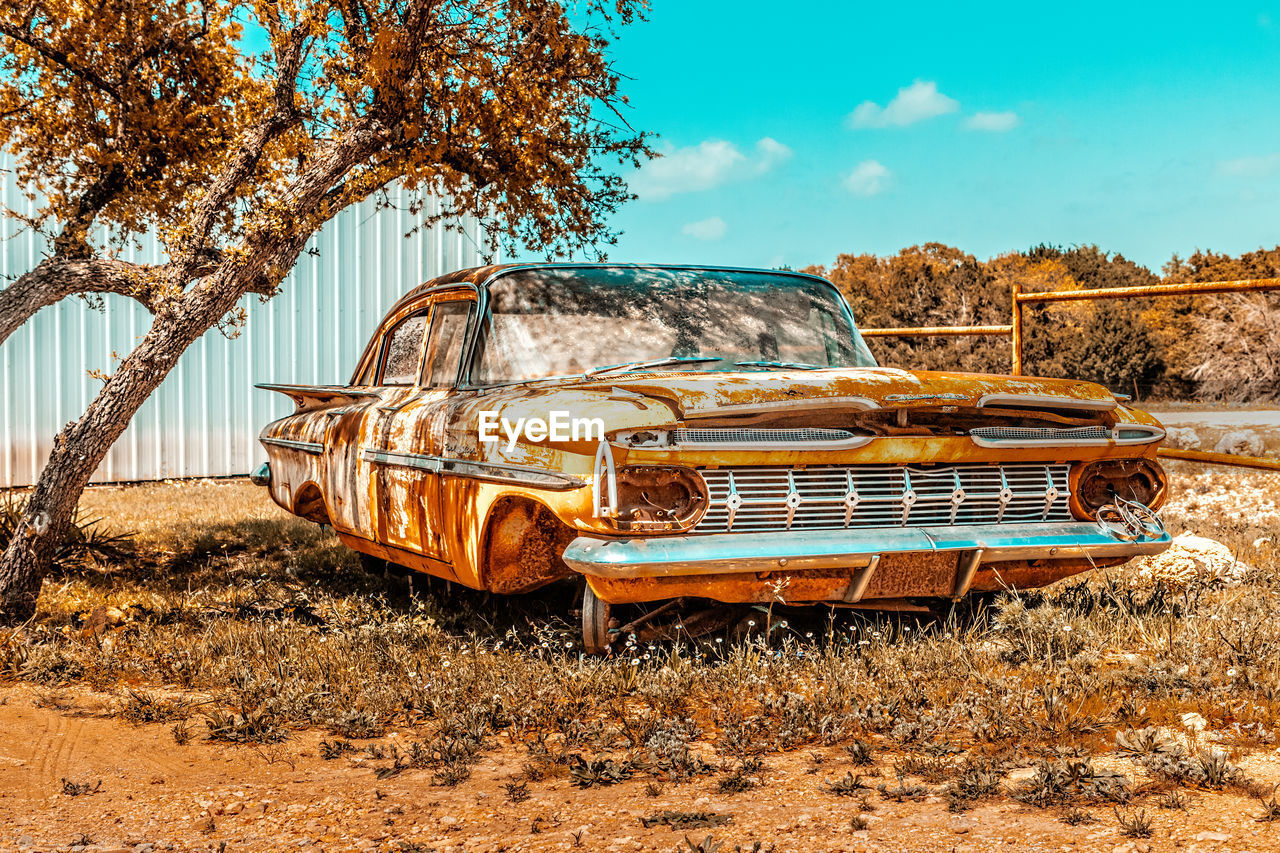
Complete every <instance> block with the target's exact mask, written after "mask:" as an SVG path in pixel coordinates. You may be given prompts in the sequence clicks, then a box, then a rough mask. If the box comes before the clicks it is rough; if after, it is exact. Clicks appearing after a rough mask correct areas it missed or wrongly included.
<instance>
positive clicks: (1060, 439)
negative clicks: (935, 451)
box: [969, 423, 1165, 447]
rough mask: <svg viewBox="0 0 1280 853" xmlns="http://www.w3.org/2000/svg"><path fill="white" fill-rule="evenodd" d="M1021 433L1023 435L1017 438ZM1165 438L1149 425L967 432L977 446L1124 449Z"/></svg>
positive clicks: (1029, 428) (1156, 428)
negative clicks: (1125, 434)
mask: <svg viewBox="0 0 1280 853" xmlns="http://www.w3.org/2000/svg"><path fill="white" fill-rule="evenodd" d="M979 430H988V431H990V432H992V433H995V432H997V431H1003V432H1005V433H1008V434H1009V435H1008V437H997V436H994V435H979V434H978V432H979ZM1124 431H1129V432H1142V433H1143V435H1142V436H1141V437H1139V438H1121V437H1120V433H1121V432H1124ZM1017 433H1021V434H1022V435H1017ZM1164 437H1165V431H1164V430H1163V429H1161V428H1160V427H1155V426H1151V425H1150V424H1135V423H1118V424H1116V425H1115V426H1114V427H1112V428H1111V429H1107V428H1106V427H1103V426H1096V427H1071V428H1067V429H1055V428H1053V427H1044V428H1037V427H978V428H977V429H973V430H970V431H969V439H970V440H971V441H972V442H973V443H974V444H976V445H978V446H979V447H1111V446H1115V447H1124V446H1129V445H1135V444H1153V443H1155V442H1157V441H1160V440H1161V439H1163V438H1164Z"/></svg>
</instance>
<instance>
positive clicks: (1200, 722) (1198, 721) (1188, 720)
mask: <svg viewBox="0 0 1280 853" xmlns="http://www.w3.org/2000/svg"><path fill="white" fill-rule="evenodd" d="M1207 725H1209V721H1208V720H1206V719H1205V718H1204V717H1202V716H1200V715H1199V714H1197V713H1196V712H1195V711H1188V712H1187V713H1185V714H1183V715H1182V727H1183V728H1185V729H1190V730H1191V731H1193V732H1202V731H1204V729H1205V726H1207ZM1224 840H1225V839H1224Z"/></svg>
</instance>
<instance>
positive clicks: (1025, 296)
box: [862, 278, 1280, 471]
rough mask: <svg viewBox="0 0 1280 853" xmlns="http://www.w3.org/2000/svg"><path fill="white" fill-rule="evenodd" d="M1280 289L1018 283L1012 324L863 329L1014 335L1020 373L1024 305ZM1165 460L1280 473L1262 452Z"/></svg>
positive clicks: (1267, 282)
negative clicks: (1045, 287) (1026, 288)
mask: <svg viewBox="0 0 1280 853" xmlns="http://www.w3.org/2000/svg"><path fill="white" fill-rule="evenodd" d="M1271 291H1280V278H1259V279H1251V280H1245V281H1188V282H1179V283H1176V284H1151V285H1142V286H1138V287H1107V288H1092V289H1089V290H1053V291H1048V292H1045V293H1023V292H1022V288H1021V287H1020V286H1019V285H1016V284H1015V285H1014V286H1013V299H1012V303H1013V318H1012V319H1013V322H1012V323H1010V324H1009V325H1007V326H903V327H899V328H884V329H863V330H862V335H863V337H868V338H887V337H960V336H967V335H1008V336H1009V337H1010V344H1011V349H1012V362H1013V363H1012V365H1011V366H1012V370H1011V371H1010V372H1011V373H1012V374H1013V375H1014V376H1021V375H1022V341H1023V317H1022V306H1023V305H1034V304H1041V303H1046V302H1083V301H1087V300H1094V299H1147V298H1151V297H1155V296H1205V295H1208V294H1211V293H1268V292H1271ZM1159 453H1160V456H1162V457H1164V458H1165V459H1181V460H1184V461H1187V462H1204V463H1207V464H1210V465H1233V466H1235V467H1238V468H1258V469H1261V470H1266V471H1280V459H1272V458H1268V457H1262V456H1234V455H1232V454H1228V453H1205V452H1202V451H1199V450H1176V449H1174V448H1171V447H1167V448H1166V447H1162V448H1160V451H1159Z"/></svg>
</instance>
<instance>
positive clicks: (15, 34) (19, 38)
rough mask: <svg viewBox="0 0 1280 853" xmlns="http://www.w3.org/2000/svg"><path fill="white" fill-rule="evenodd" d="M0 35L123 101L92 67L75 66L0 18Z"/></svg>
mask: <svg viewBox="0 0 1280 853" xmlns="http://www.w3.org/2000/svg"><path fill="white" fill-rule="evenodd" d="M0 35H5V36H8V37H9V38H11V39H13V40H14V41H16V42H18V43H19V44H25V45H26V46H27V47H29V48H31V49H32V50H34V51H35V52H36V53H38V54H40V55H41V56H43V57H44V58H45V59H47V60H49V61H50V62H53V63H56V64H58V65H60V66H62V67H63V68H65V69H66V70H67V71H68V72H70V73H71V74H74V75H75V76H77V77H79V78H80V79H81V80H84V81H85V82H86V83H89V84H90V85H92V86H93V87H94V88H95V89H99V90H101V91H102V92H103V93H104V94H106V95H109V96H110V97H111V98H112V100H114V101H116V102H117V103H120V102H122V101H123V99H122V98H121V97H120V91H119V90H118V89H117V88H116V87H115V86H113V85H112V84H111V83H110V82H108V81H107V80H106V79H105V78H104V77H102V76H101V75H100V74H98V73H97V72H95V71H93V70H92V69H89V68H81V67H79V66H77V65H76V64H75V63H73V62H72V61H71V57H69V56H67V55H66V54H65V53H63V52H62V51H61V50H58V49H57V48H56V47H53V46H52V45H49V44H46V43H44V42H42V41H40V40H39V39H37V38H36V37H35V36H34V35H32V34H31V33H29V32H24V31H23V30H20V29H18V28H17V27H15V26H14V25H13V24H11V23H9V22H8V21H5V20H0Z"/></svg>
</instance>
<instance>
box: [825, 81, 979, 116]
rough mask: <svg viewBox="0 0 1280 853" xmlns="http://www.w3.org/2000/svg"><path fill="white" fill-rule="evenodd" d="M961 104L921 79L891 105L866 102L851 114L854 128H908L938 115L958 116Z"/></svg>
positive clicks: (903, 88)
mask: <svg viewBox="0 0 1280 853" xmlns="http://www.w3.org/2000/svg"><path fill="white" fill-rule="evenodd" d="M959 109H960V102H959V101H957V100H956V99H955V98H948V97H947V96H946V95H944V94H942V93H941V92H939V91H938V84H937V83H934V82H932V81H929V82H925V81H923V80H917V81H916V82H914V83H912V84H911V85H910V86H904V87H902V88H901V89H899V90H898V94H897V96H896V97H895V98H894V99H893V100H892V101H890V102H889V104H888V106H884V107H882V106H880V105H879V104H877V103H875V102H874V101H863V102H862V103H860V104H858V106H857V108H856V109H855V110H854V111H853V112H851V113H849V118H848V123H849V125H850V126H851V127H906V126H907V125H909V124H915V123H916V122H918V121H924V120H925V119H928V118H933V117H934V116H940V115H946V114H947V113H954V112H956V111H957V110H959Z"/></svg>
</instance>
